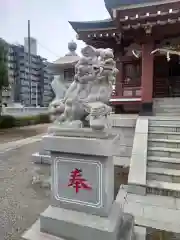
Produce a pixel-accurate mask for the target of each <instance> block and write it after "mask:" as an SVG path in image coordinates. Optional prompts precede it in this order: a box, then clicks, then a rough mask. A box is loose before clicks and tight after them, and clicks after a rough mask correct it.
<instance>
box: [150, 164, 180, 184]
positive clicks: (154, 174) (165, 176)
mask: <svg viewBox="0 0 180 240" xmlns="http://www.w3.org/2000/svg"><path fill="white" fill-rule="evenodd" d="M147 180H156V181H162V182H170V183H180V170H176V169H167V168H156V167H148V168H147Z"/></svg>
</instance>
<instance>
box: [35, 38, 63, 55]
mask: <svg viewBox="0 0 180 240" xmlns="http://www.w3.org/2000/svg"><path fill="white" fill-rule="evenodd" d="M37 43H38V44H39V45H40V46H41V47H42V48H44V49H45V50H47V51H48V52H50V53H51V54H53V55H54V56H56V57H57V58H59V57H60V56H58V55H57V54H56V53H54V52H53V51H51V50H50V49H49V48H47V47H46V46H44V45H43V44H41V43H40V42H39V41H37Z"/></svg>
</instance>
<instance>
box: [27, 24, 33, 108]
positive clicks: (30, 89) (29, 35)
mask: <svg viewBox="0 0 180 240" xmlns="http://www.w3.org/2000/svg"><path fill="white" fill-rule="evenodd" d="M30 28H31V27H30V20H28V80H29V93H30V105H31V103H32V82H31V30H30Z"/></svg>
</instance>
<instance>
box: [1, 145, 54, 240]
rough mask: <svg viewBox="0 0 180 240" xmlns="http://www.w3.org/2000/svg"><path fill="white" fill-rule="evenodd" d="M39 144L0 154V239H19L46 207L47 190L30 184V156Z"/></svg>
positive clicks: (31, 172)
mask: <svg viewBox="0 0 180 240" xmlns="http://www.w3.org/2000/svg"><path fill="white" fill-rule="evenodd" d="M38 146H39V143H33V144H29V145H26V146H23V147H21V148H19V149H17V150H12V151H9V152H7V153H5V154H1V155H0V240H20V239H21V235H22V233H23V232H24V231H25V230H26V229H27V228H29V227H30V226H31V225H32V224H33V223H34V222H35V220H36V219H37V218H38V217H39V214H40V213H41V212H42V211H43V210H44V209H45V208H46V207H47V206H48V205H49V203H50V200H49V199H50V196H49V194H50V193H49V192H48V190H45V189H41V188H40V187H38V186H36V185H32V184H31V182H32V175H33V169H34V165H33V164H32V158H31V154H32V153H33V152H35V151H36V150H38Z"/></svg>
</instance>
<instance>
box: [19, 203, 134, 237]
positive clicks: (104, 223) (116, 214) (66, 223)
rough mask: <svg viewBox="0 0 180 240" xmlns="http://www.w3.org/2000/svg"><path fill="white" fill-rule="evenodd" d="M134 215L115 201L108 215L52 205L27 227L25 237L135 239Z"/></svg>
mask: <svg viewBox="0 0 180 240" xmlns="http://www.w3.org/2000/svg"><path fill="white" fill-rule="evenodd" d="M133 225H134V219H133V217H132V216H131V215H129V214H125V215H122V212H121V207H120V206H119V205H117V204H116V203H114V205H113V208H112V211H111V214H110V216H109V217H108V218H105V217H99V216H95V215H90V214H86V213H82V212H77V211H72V210H67V209H62V208H55V207H52V206H50V207H48V208H47V209H46V210H45V211H44V212H43V213H42V214H41V216H40V222H39V221H38V222H36V223H35V225H33V226H32V228H31V229H30V230H29V231H27V232H26V233H25V234H24V236H23V238H24V239H27V240H36V239H38V240H41V239H42V240H50V239H51V240H60V239H75V240H85V239H86V240H92V239H98V240H109V239H111V240H118V239H123V240H132V239H133V238H134V231H133V229H134V228H133Z"/></svg>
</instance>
